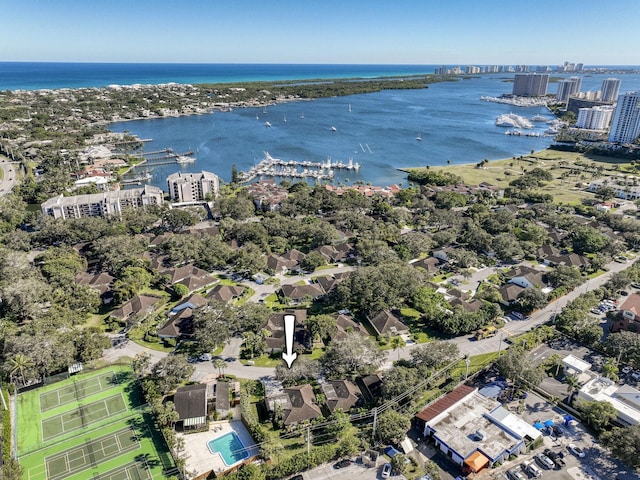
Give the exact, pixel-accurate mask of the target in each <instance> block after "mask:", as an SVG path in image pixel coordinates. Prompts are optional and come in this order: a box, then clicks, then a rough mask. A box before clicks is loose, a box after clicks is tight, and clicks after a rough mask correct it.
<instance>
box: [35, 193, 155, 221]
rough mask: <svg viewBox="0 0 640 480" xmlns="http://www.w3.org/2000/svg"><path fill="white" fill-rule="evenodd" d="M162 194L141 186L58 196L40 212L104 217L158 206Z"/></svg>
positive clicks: (65, 216) (60, 215)
mask: <svg viewBox="0 0 640 480" xmlns="http://www.w3.org/2000/svg"><path fill="white" fill-rule="evenodd" d="M163 201H164V193H163V192H162V190H161V189H159V188H158V187H153V186H151V185H145V186H144V187H142V188H132V189H130V190H116V191H115V192H104V193H92V194H90V195H75V196H72V197H65V196H62V195H59V196H57V197H53V198H50V199H49V200H47V201H46V202H44V203H43V204H41V205H40V207H41V209H42V213H43V214H44V215H49V216H50V217H53V218H62V219H67V218H81V217H107V216H111V215H120V214H121V213H122V212H123V211H125V210H128V209H135V208H141V207H146V206H149V205H160V204H162V202H163Z"/></svg>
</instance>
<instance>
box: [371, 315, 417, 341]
mask: <svg viewBox="0 0 640 480" xmlns="http://www.w3.org/2000/svg"><path fill="white" fill-rule="evenodd" d="M367 320H369V323H371V326H372V327H373V329H374V330H375V331H376V334H378V335H401V334H403V333H409V327H407V326H406V325H405V324H404V323H402V321H401V320H400V318H398V317H397V316H396V315H394V314H393V313H391V312H390V311H389V310H382V311H380V312H378V313H376V314H375V315H374V316H373V317H369V316H367Z"/></svg>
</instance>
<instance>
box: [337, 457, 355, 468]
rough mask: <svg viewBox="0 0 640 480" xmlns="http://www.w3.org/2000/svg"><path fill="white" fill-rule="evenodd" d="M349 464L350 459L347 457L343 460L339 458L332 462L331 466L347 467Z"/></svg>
mask: <svg viewBox="0 0 640 480" xmlns="http://www.w3.org/2000/svg"><path fill="white" fill-rule="evenodd" d="M349 465H351V460H349V459H348V458H345V459H343V460H340V461H339V462H337V463H334V464H333V468H335V469H336V470H337V469H339V468H344V467H348V466H349Z"/></svg>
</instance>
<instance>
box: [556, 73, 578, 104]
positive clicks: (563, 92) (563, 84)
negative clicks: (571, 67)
mask: <svg viewBox="0 0 640 480" xmlns="http://www.w3.org/2000/svg"><path fill="white" fill-rule="evenodd" d="M581 86H582V77H571V78H565V79H564V80H560V81H559V82H558V93H557V95H556V98H557V100H558V101H559V102H566V101H567V100H569V97H570V96H571V95H575V94H576V93H578V92H579V91H580V87H581Z"/></svg>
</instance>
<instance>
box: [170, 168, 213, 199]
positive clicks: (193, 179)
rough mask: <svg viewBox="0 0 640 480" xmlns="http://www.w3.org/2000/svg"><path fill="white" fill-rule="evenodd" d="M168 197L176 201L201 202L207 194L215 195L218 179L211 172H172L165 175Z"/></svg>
mask: <svg viewBox="0 0 640 480" xmlns="http://www.w3.org/2000/svg"><path fill="white" fill-rule="evenodd" d="M167 186H168V188H169V197H170V198H171V199H172V200H175V201H177V202H186V203H188V202H202V201H204V200H205V198H206V197H207V195H211V196H213V197H215V196H216V195H218V190H219V189H220V179H219V178H218V176H217V175H216V174H214V173H211V172H204V171H203V172H200V173H182V172H178V173H174V174H172V175H169V176H168V177H167Z"/></svg>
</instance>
